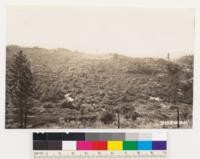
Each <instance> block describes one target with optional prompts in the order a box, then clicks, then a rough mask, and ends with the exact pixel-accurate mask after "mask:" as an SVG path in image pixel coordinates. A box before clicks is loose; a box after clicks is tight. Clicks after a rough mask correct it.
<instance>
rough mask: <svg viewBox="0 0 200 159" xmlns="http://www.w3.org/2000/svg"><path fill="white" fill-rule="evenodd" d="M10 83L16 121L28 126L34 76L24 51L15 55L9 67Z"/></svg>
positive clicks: (22, 125) (21, 126) (21, 125)
mask: <svg viewBox="0 0 200 159" xmlns="http://www.w3.org/2000/svg"><path fill="white" fill-rule="evenodd" d="M8 85H9V87H10V89H9V94H10V97H11V102H12V105H13V107H14V108H13V110H14V114H15V118H16V121H18V123H19V127H20V128H26V127H27V117H28V112H29V109H30V106H31V104H30V103H31V96H32V93H33V77H32V73H31V70H30V63H29V61H28V60H27V58H26V56H25V55H24V54H23V52H22V51H19V52H18V53H17V54H15V55H14V59H13V63H12V65H11V66H10V68H9V79H8Z"/></svg>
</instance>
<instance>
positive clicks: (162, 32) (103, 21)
mask: <svg viewBox="0 0 200 159" xmlns="http://www.w3.org/2000/svg"><path fill="white" fill-rule="evenodd" d="M11 44H14V45H20V46H29V47H33V46H37V47H43V48H67V49H70V50H77V51H81V52H87V53H120V54H124V55H127V56H133V57H166V55H167V53H168V52H169V53H170V54H171V56H172V57H179V56H182V55H184V54H191V53H193V51H194V10H193V9H177V8H174V9H159V8H157V9H155V8H131V7H130V8H128V7H127V8H116V7H115V8H109V7H105V8H103V7H102V8H101V7H100V8H97V7H61V6H60V7H58V6H57V7H53V6H8V8H7V45H11Z"/></svg>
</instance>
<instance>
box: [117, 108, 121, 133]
mask: <svg viewBox="0 0 200 159" xmlns="http://www.w3.org/2000/svg"><path fill="white" fill-rule="evenodd" d="M117 127H118V129H119V128H120V116H119V112H118V113H117Z"/></svg>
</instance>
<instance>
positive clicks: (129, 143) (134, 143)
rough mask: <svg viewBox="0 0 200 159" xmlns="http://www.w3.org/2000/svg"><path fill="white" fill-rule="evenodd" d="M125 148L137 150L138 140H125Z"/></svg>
mask: <svg viewBox="0 0 200 159" xmlns="http://www.w3.org/2000/svg"><path fill="white" fill-rule="evenodd" d="M123 150H137V141H124V142H123Z"/></svg>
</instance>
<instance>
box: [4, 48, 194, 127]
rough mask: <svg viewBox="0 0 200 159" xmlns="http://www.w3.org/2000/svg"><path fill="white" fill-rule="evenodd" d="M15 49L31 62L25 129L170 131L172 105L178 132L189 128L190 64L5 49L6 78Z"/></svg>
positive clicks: (14, 123)
mask: <svg viewBox="0 0 200 159" xmlns="http://www.w3.org/2000/svg"><path fill="white" fill-rule="evenodd" d="M19 50H22V51H23V53H24V54H25V55H26V56H27V58H28V59H29V61H30V63H31V70H32V73H33V77H34V84H35V90H34V95H33V99H32V101H31V102H32V108H31V110H30V113H29V117H28V127H30V128H117V127H118V126H119V125H118V122H119V121H118V120H120V127H121V128H165V127H166V128H168V127H170V128H175V127H176V124H174V122H172V124H171V123H170V124H169V123H168V122H167V121H176V118H177V114H176V111H175V110H174V109H173V107H174V106H175V107H178V108H179V109H180V115H181V121H182V123H183V124H182V125H181V127H185V128H189V127H191V126H192V124H191V123H192V121H191V120H192V104H193V103H192V98H193V62H192V63H189V64H188V63H187V64H184V61H187V60H185V59H183V58H182V59H180V60H179V61H175V62H171V61H167V60H164V59H156V58H131V57H126V56H122V55H119V54H102V55H95V54H94V55H93V54H86V53H80V52H73V51H70V50H67V49H51V50H48V49H43V48H36V47H35V48H23V47H19V46H8V47H7V58H6V61H7V66H6V71H7V75H8V74H9V67H10V64H12V60H13V59H12V57H13V55H14V54H15V53H17V52H18V51H19ZM185 58H186V59H187V56H186V57H185ZM190 58H191V56H190ZM192 58H193V57H192ZM174 68H178V69H179V71H178V72H177V73H176V74H172V73H171V72H173V71H171V70H173V69H174ZM170 71H171V72H170ZM7 78H9V77H8V76H7ZM174 83H175V86H174ZM8 89H9V86H8V85H6V90H7V92H8ZM174 90H175V91H174ZM174 93H175V95H176V98H175V101H174V98H173V96H174ZM66 94H69V95H70V97H71V98H73V100H74V101H73V102H72V103H68V102H67V101H66V98H65V95H66ZM9 98H10V97H9V94H8V93H7V102H6V110H7V115H6V118H7V120H6V121H7V123H6V127H7V128H16V127H18V125H17V121H15V119H14V117H13V113H12V109H13V106H12V103H11V101H10V99H9Z"/></svg>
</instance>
